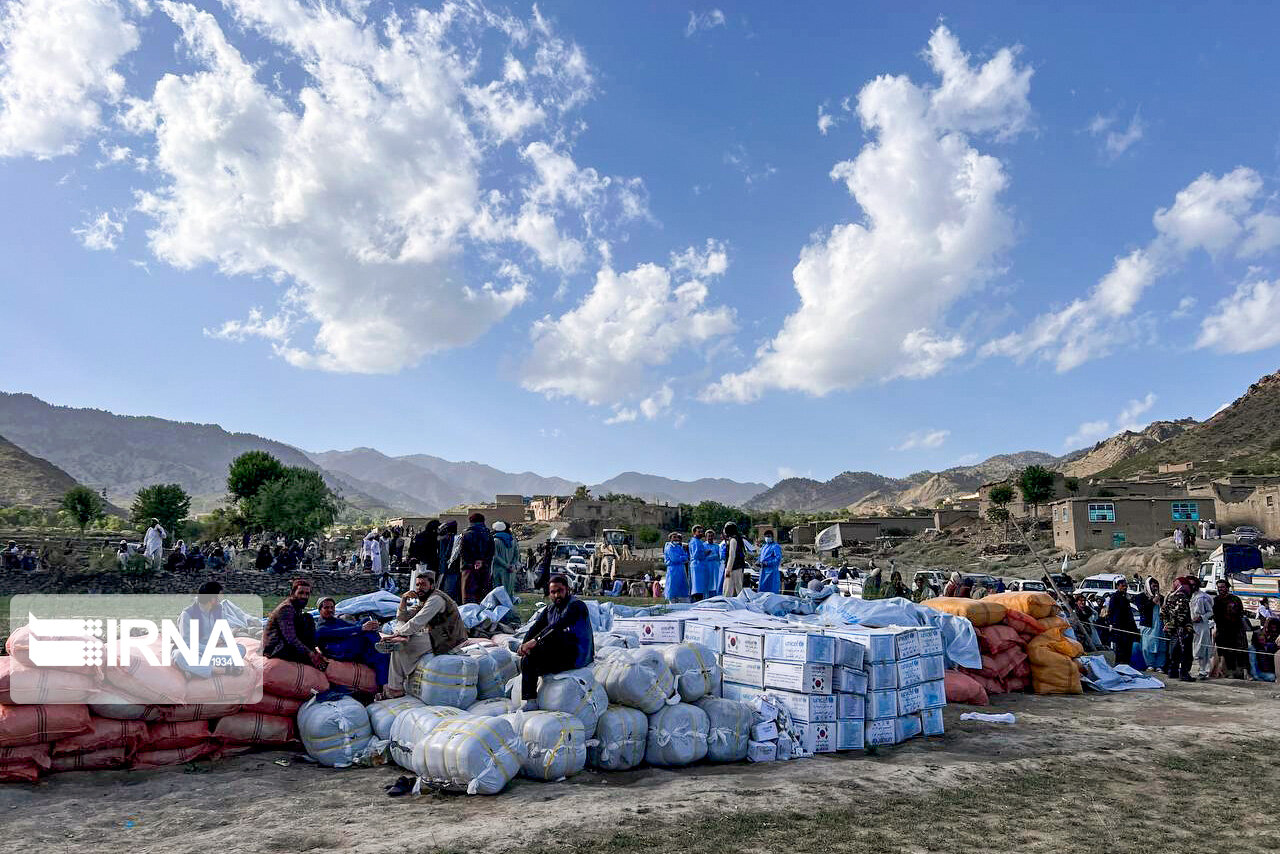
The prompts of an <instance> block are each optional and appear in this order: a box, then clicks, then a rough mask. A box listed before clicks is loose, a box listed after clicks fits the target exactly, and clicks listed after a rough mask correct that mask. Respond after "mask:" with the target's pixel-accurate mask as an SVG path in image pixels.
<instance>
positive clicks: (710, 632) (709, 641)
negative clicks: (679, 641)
mask: <svg viewBox="0 0 1280 854" xmlns="http://www.w3.org/2000/svg"><path fill="white" fill-rule="evenodd" d="M723 637H724V626H721V625H717V624H715V623H704V622H703V621H702V620H697V621H691V622H687V623H685V624H684V641H683V643H700V644H702V645H703V646H705V647H707V648H708V649H710V650H711V651H712V652H720V651H721V646H722V644H723V642H724V641H723Z"/></svg>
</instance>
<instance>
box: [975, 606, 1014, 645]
mask: <svg viewBox="0 0 1280 854" xmlns="http://www.w3.org/2000/svg"><path fill="white" fill-rule="evenodd" d="M1008 619H1009V615H1008V614H1006V615H1005V620H1008ZM1015 646H1022V638H1020V637H1018V632H1017V631H1016V630H1015V629H1013V628H1011V627H1010V626H1007V625H1004V624H1002V623H997V624H996V625H994V626H983V627H982V628H980V629H978V648H979V649H980V650H982V651H983V652H984V653H986V654H987V655H997V654H999V653H1002V652H1004V651H1005V650H1006V649H1010V648H1011V647H1015Z"/></svg>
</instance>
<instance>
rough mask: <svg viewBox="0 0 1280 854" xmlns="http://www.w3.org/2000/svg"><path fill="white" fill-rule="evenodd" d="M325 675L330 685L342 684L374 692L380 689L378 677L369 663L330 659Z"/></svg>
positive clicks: (357, 689)
mask: <svg viewBox="0 0 1280 854" xmlns="http://www.w3.org/2000/svg"><path fill="white" fill-rule="evenodd" d="M324 676H325V678H326V679H328V680H329V684H330V685H342V686H344V687H347V688H351V689H353V690H356V691H364V692H366V693H369V694H372V693H373V692H375V691H377V690H378V677H377V676H376V675H374V672H373V668H372V667H370V666H368V665H367V664H359V663H356V662H353V661H330V662H329V666H328V667H326V668H325V671H324Z"/></svg>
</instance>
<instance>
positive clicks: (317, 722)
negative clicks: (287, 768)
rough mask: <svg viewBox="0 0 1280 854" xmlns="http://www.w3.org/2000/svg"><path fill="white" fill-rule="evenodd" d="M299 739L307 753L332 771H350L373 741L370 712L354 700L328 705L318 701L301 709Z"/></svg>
mask: <svg viewBox="0 0 1280 854" xmlns="http://www.w3.org/2000/svg"><path fill="white" fill-rule="evenodd" d="M298 737H299V738H301V739H302V746H303V747H305V748H306V749H307V754H308V755H309V756H310V757H311V758H312V759H314V760H315V761H317V762H319V763H320V764H321V765H324V766H326V767H328V768H347V767H350V766H351V765H353V764H354V763H355V761H356V757H358V756H360V755H362V754H363V753H365V752H366V751H367V750H368V748H369V742H370V741H372V740H373V728H372V727H370V725H369V713H368V712H367V711H365V708H364V706H362V705H360V703H358V702H356V701H355V700H353V699H352V698H351V697H342V698H341V699H338V700H330V701H328V702H325V703H321V702H318V701H317V700H316V699H315V698H312V699H310V700H308V701H307V702H305V703H303V704H302V708H300V709H298Z"/></svg>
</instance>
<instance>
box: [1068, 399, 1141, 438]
mask: <svg viewBox="0 0 1280 854" xmlns="http://www.w3.org/2000/svg"><path fill="white" fill-rule="evenodd" d="M1155 405H1156V395H1155V392H1150V391H1149V392H1147V394H1146V396H1145V397H1142V398H1138V399H1135V400H1131V401H1129V402H1128V403H1127V404H1125V406H1124V408H1123V409H1121V410H1120V413H1119V414H1118V415H1117V416H1116V417H1115V420H1114V421H1111V420H1107V419H1103V420H1100V421H1086V422H1084V423H1083V424H1081V425H1080V426H1079V427H1078V428H1076V431H1075V432H1074V433H1072V434H1071V435H1070V436H1068V437H1067V438H1066V439H1064V440H1063V442H1062V446H1063V447H1064V448H1081V447H1086V446H1089V445H1094V444H1097V443H1098V442H1100V441H1102V440H1103V439H1108V438H1110V437H1111V436H1113V435H1115V434H1116V433H1121V432H1123V431H1125V430H1130V431H1133V432H1135V433H1137V432H1139V431H1141V430H1142V429H1143V427H1145V426H1146V423H1145V422H1144V421H1140V420H1139V419H1141V418H1142V416H1143V415H1146V414H1147V412H1149V411H1150V410H1151V407H1153V406H1155Z"/></svg>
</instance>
